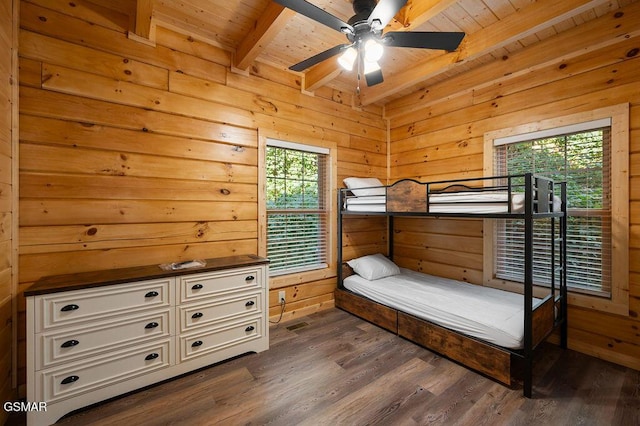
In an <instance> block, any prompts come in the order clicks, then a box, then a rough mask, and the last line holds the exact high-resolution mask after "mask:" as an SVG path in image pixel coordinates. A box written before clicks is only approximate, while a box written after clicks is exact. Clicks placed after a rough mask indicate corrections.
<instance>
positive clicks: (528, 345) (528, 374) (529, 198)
mask: <svg viewBox="0 0 640 426" xmlns="http://www.w3.org/2000/svg"><path fill="white" fill-rule="evenodd" d="M533 191H534V179H533V175H532V174H531V173H527V174H526V175H525V197H524V202H525V209H524V234H525V238H524V363H525V367H524V368H525V371H524V384H523V394H524V396H525V397H526V398H531V393H532V387H533V383H532V382H533V308H532V300H533V211H534V210H533V208H534V206H533Z"/></svg>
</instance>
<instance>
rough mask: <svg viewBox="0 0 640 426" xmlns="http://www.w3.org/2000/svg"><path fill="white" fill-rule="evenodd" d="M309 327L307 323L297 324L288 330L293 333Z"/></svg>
mask: <svg viewBox="0 0 640 426" xmlns="http://www.w3.org/2000/svg"><path fill="white" fill-rule="evenodd" d="M308 325H309V324H307V323H306V322H299V323H297V324H293V325H290V326H289V327H287V330H289V331H293V330H297V329H299V328H302V327H306V326H308Z"/></svg>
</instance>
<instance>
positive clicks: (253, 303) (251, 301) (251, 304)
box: [244, 300, 256, 306]
mask: <svg viewBox="0 0 640 426" xmlns="http://www.w3.org/2000/svg"><path fill="white" fill-rule="evenodd" d="M255 304H256V302H254V301H253V300H249V301H248V302H247V303H245V304H244V306H253V305H255Z"/></svg>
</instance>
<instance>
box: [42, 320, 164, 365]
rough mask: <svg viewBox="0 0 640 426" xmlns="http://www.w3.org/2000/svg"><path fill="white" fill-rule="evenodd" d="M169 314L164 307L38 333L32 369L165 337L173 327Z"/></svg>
mask: <svg viewBox="0 0 640 426" xmlns="http://www.w3.org/2000/svg"><path fill="white" fill-rule="evenodd" d="M170 318H171V315H170V308H167V309H165V310H164V311H160V312H149V313H145V314H144V315H138V316H134V317H131V316H129V317H127V318H122V319H118V320H113V319H112V320H110V321H108V322H106V321H104V322H99V323H91V325H89V326H86V325H85V326H84V327H72V328H71V327H65V328H63V329H61V330H58V329H57V330H56V331H51V332H46V333H42V334H38V335H37V336H36V339H37V340H38V341H39V344H40V347H41V348H42V351H39V353H36V369H37V370H41V369H43V368H47V367H50V366H52V365H55V364H57V363H60V362H67V361H73V360H77V359H86V357H88V356H92V355H96V354H99V353H101V352H105V351H110V350H114V349H118V348H122V347H125V346H127V345H133V344H137V345H140V344H143V343H146V342H149V341H150V340H154V339H160V338H169V336H170V335H171V334H172V329H173V327H172V326H171V319H170Z"/></svg>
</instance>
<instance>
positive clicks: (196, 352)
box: [178, 317, 264, 362]
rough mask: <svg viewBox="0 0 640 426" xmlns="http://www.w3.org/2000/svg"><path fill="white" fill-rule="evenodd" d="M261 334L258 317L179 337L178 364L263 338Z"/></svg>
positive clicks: (262, 331) (260, 322) (260, 323)
mask: <svg viewBox="0 0 640 426" xmlns="http://www.w3.org/2000/svg"><path fill="white" fill-rule="evenodd" d="M263 333H264V330H262V318H260V317H258V318H252V319H247V320H245V321H242V322H235V323H233V324H225V325H222V326H220V327H216V328H211V329H205V330H202V331H199V332H194V333H192V334H190V335H188V336H180V354H179V358H180V359H179V361H178V362H183V361H187V360H189V359H192V358H196V357H200V356H204V355H209V354H211V353H212V352H215V351H219V350H222V349H225V348H229V347H232V346H235V345H240V344H242V343H244V342H248V341H250V340H255V339H259V338H261V337H263Z"/></svg>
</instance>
